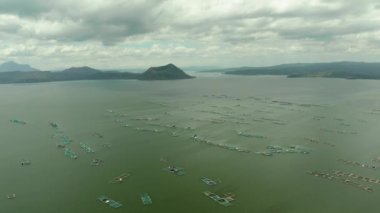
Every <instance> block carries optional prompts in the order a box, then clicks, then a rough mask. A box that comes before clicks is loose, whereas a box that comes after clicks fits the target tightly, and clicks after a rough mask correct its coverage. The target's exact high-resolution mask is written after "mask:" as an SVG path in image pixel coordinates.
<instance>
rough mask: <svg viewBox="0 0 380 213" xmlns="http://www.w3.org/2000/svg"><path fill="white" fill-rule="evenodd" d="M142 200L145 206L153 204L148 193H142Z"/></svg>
mask: <svg viewBox="0 0 380 213" xmlns="http://www.w3.org/2000/svg"><path fill="white" fill-rule="evenodd" d="M140 198H141V201H142V203H143V204H144V205H151V204H152V203H153V201H152V198H151V197H150V196H149V194H148V193H141V194H140Z"/></svg>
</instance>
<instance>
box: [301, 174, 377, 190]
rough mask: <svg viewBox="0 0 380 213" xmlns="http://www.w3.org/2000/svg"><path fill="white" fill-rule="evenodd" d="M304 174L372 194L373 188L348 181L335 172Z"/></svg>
mask: <svg viewBox="0 0 380 213" xmlns="http://www.w3.org/2000/svg"><path fill="white" fill-rule="evenodd" d="M306 173H307V174H309V175H312V176H314V177H319V178H323V179H327V180H330V181H334V182H339V183H343V184H345V185H348V186H351V187H355V188H358V189H361V190H364V191H367V192H373V191H374V190H373V188H371V187H370V186H366V185H364V184H361V183H358V182H355V181H353V180H350V179H349V178H348V177H344V176H343V175H341V174H339V173H336V172H333V173H328V172H317V171H308V172H306Z"/></svg>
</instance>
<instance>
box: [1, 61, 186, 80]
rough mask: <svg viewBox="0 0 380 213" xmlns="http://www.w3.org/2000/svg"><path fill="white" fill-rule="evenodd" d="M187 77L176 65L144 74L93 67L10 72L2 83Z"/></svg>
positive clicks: (150, 69) (155, 68) (157, 68)
mask: <svg viewBox="0 0 380 213" xmlns="http://www.w3.org/2000/svg"><path fill="white" fill-rule="evenodd" d="M189 78H193V77H192V76H189V75H187V74H186V73H185V72H183V71H182V70H181V69H179V68H178V67H176V66H175V65H174V64H168V65H165V66H161V67H151V68H149V69H148V70H146V71H145V72H144V73H131V72H119V71H101V70H97V69H93V68H91V67H72V68H69V69H65V70H63V71H58V72H51V71H32V70H30V71H28V72H25V71H24V72H21V71H8V72H1V73H0V83H34V82H50V81H74V80H106V79H137V80H177V79H189Z"/></svg>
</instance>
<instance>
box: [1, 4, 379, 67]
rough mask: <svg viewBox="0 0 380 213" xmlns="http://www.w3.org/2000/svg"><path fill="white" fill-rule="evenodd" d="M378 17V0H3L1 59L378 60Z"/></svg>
mask: <svg viewBox="0 0 380 213" xmlns="http://www.w3.org/2000/svg"><path fill="white" fill-rule="evenodd" d="M379 19H380V4H379V3H377V1H374V0H363V1H361V2H360V4H358V3H357V1H353V0H312V1H310V0H308V1H307V0H283V1H278V0H265V1H264V0H255V1H252V0H236V1H230V0H209V1H204V0H193V1H187V0H113V1H108V0H83V1H77V0H57V1H45V0H29V1H27V2H25V1H22V0H0V40H1V41H2V43H1V44H0V61H5V60H16V61H19V62H22V63H31V64H32V65H34V66H36V67H38V68H41V69H54V68H57V67H59V68H62V67H66V66H71V65H72V66H74V65H75V66H81V65H89V66H95V67H98V68H110V67H115V68H118V67H135V66H142V67H149V66H151V65H159V64H165V63H168V62H173V63H177V64H179V65H183V66H187V65H221V66H240V65H253V66H254V65H258V66H261V65H267V64H278V63H285V62H299V61H323V60H362V59H366V60H369V61H373V60H376V59H377V58H378V57H379V54H380V51H379V49H380V48H379V47H380V40H379V34H380V22H379V21H380V20H379ZM327 56H328V57H327Z"/></svg>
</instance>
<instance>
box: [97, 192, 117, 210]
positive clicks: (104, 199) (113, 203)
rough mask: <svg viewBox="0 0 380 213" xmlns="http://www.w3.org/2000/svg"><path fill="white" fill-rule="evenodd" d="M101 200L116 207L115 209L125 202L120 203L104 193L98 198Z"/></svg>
mask: <svg viewBox="0 0 380 213" xmlns="http://www.w3.org/2000/svg"><path fill="white" fill-rule="evenodd" d="M97 199H98V200H99V201H100V202H102V203H104V204H107V205H108V206H110V207H112V208H114V209H117V208H120V207H122V206H123V204H121V203H119V202H116V201H114V200H112V199H111V198H109V197H107V196H104V195H101V196H99V197H98V198H97Z"/></svg>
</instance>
